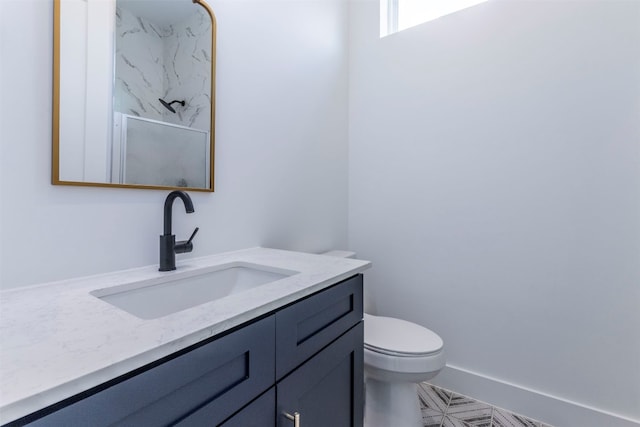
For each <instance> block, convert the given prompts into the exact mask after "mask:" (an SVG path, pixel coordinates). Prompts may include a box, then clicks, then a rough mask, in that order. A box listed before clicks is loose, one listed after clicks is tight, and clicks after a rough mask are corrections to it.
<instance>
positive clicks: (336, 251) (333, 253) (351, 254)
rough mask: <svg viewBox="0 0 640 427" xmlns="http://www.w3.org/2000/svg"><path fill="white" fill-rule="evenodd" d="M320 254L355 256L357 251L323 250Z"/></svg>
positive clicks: (344, 256) (341, 256) (342, 256)
mask: <svg viewBox="0 0 640 427" xmlns="http://www.w3.org/2000/svg"><path fill="white" fill-rule="evenodd" d="M320 255H327V256H334V257H338V258H355V257H356V253H355V252H351V251H339V250H333V251H328V252H323V253H322V254H320Z"/></svg>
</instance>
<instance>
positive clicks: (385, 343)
mask: <svg viewBox="0 0 640 427" xmlns="http://www.w3.org/2000/svg"><path fill="white" fill-rule="evenodd" d="M323 255H328V256H339V257H346V258H352V257H354V256H355V253H353V252H347V251H330V252H326V253H324V254H323ZM365 310H366V307H365ZM444 366H445V355H444V343H443V341H442V339H441V338H440V337H439V336H438V335H437V334H436V333H434V332H432V331H430V330H429V329H427V328H424V327H422V326H420V325H417V324H415V323H411V322H408V321H406V320H401V319H396V318H392V317H382V316H374V315H371V314H367V313H365V314H364V373H365V381H366V383H365V416H364V425H365V426H366V427H389V426H402V427H422V425H423V424H422V415H421V411H420V404H419V402H418V390H417V385H418V383H420V382H422V381H426V380H428V379H431V378H433V377H434V376H436V375H437V374H438V373H439V372H440V371H441V370H442V368H444Z"/></svg>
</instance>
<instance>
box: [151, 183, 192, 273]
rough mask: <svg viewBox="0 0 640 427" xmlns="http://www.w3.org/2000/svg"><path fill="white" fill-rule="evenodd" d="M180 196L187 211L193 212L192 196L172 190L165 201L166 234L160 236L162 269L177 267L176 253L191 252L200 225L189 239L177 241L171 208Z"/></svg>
mask: <svg viewBox="0 0 640 427" xmlns="http://www.w3.org/2000/svg"><path fill="white" fill-rule="evenodd" d="M177 197H180V198H181V199H182V202H183V203H184V209H185V211H187V213H193V202H192V201H191V197H189V195H188V194H187V193H185V192H184V191H172V192H171V193H169V195H168V196H167V199H166V200H165V201H164V234H163V235H162V236H160V268H159V270H160V271H171V270H175V269H176V254H182V253H185V252H191V251H192V250H193V244H192V243H191V241H192V240H193V237H194V236H195V235H196V233H197V232H198V227H196V229H195V230H193V234H191V237H189V240H182V241H180V242H177V243H176V236H175V235H173V234H171V210H172V208H173V201H174V200H175V199H176V198H177Z"/></svg>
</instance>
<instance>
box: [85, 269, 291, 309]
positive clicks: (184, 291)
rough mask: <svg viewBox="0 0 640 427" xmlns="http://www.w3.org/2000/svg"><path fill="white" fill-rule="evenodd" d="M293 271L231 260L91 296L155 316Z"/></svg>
mask: <svg viewBox="0 0 640 427" xmlns="http://www.w3.org/2000/svg"><path fill="white" fill-rule="evenodd" d="M190 273H193V272H190ZM297 273H298V272H297V271H290V270H283V269H276V268H272V267H268V266H264V265H257V264H247V263H231V264H224V265H220V266H217V267H215V268H209V269H207V270H206V271H202V272H196V273H195V274H188V275H187V274H185V275H181V276H180V277H175V275H171V276H168V277H166V278H165V277H161V278H156V279H151V280H146V281H142V282H137V283H130V284H126V285H121V286H113V287H110V288H104V289H99V290H96V291H93V292H91V295H93V296H95V297H97V298H100V299H101V300H103V301H105V302H108V303H109V304H111V305H114V306H116V307H118V308H120V309H122V310H124V311H126V312H127V313H130V314H133V315H134V316H136V317H139V318H141V319H157V318H158V317H163V316H166V315H168V314H171V313H176V312H178V311H182V310H186V309H187V308H191V307H195V306H198V305H200V304H204V303H206V302H209V301H213V300H216V299H220V298H224V297H226V296H229V295H232V294H237V293H239V292H244V291H247V290H249V289H255V288H256V287H258V286H261V285H265V284H267V283H271V282H274V281H276V280H280V279H283V278H285V277H288V276H292V275H294V274H297Z"/></svg>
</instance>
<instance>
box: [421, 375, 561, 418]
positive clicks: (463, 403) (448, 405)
mask: <svg viewBox="0 0 640 427" xmlns="http://www.w3.org/2000/svg"><path fill="white" fill-rule="evenodd" d="M418 397H419V398H420V406H421V407H422V421H423V424H424V427H551V426H549V425H548V424H544V423H541V422H539V421H534V420H532V419H529V418H526V417H523V416H522V415H517V414H513V413H511V412H509V411H506V410H504V409H500V408H496V407H494V406H491V405H489V404H486V403H483V402H479V401H477V400H474V399H471V398H469V397H467V396H462V395H460V394H456V393H453V392H451V391H449V390H445V389H443V388H439V387H436V386H434V385H431V384H428V383H422V384H420V385H419V386H418Z"/></svg>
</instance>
